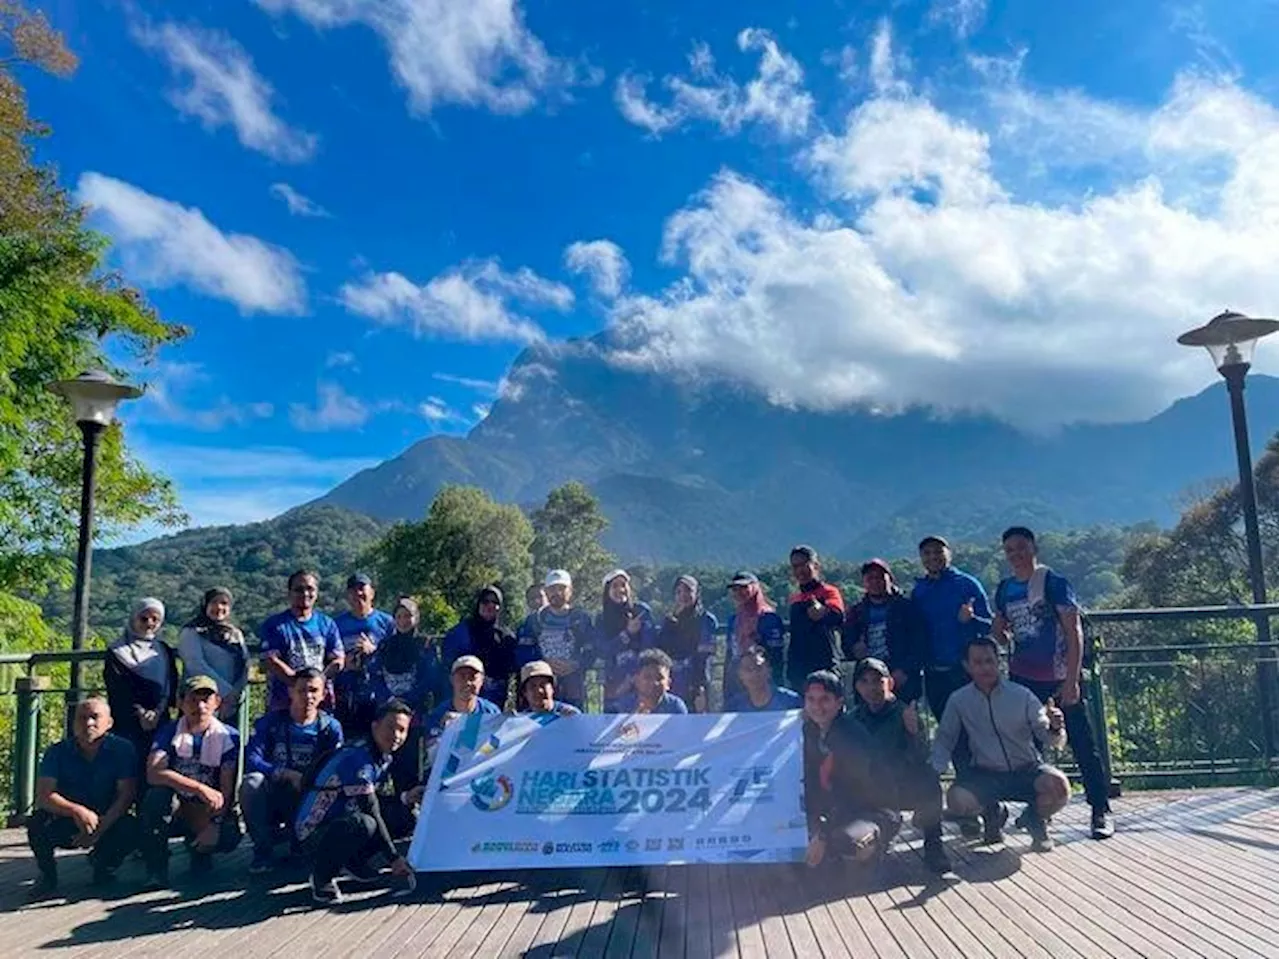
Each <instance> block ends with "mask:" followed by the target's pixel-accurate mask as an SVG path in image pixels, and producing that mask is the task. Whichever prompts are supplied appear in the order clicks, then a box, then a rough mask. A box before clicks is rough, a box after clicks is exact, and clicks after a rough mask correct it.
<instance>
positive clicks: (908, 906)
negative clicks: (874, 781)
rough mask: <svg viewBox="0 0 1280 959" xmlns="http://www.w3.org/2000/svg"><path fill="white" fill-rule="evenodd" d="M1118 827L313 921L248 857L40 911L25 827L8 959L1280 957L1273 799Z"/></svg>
mask: <svg viewBox="0 0 1280 959" xmlns="http://www.w3.org/2000/svg"><path fill="white" fill-rule="evenodd" d="M1116 814H1117V816H1116V818H1117V823H1118V832H1117V834H1116V836H1115V838H1114V839H1112V840H1110V841H1107V842H1093V841H1092V840H1090V839H1089V836H1088V808H1087V807H1085V806H1083V805H1082V804H1080V803H1079V802H1078V801H1077V802H1073V803H1072V805H1071V806H1069V807H1068V808H1067V810H1065V811H1064V813H1063V814H1062V815H1060V816H1059V817H1058V819H1057V821H1056V822H1055V823H1054V834H1055V837H1056V838H1057V840H1058V847H1057V848H1056V849H1055V850H1054V851H1053V852H1051V853H1047V854H1035V853H1032V852H1030V850H1029V848H1028V842H1027V837H1026V836H1025V834H1022V833H1013V832H1011V833H1010V834H1009V836H1008V838H1007V840H1006V842H1005V843H1004V844H1003V845H1000V846H996V847H990V848H985V847H980V846H975V845H971V844H966V843H964V842H963V841H962V840H961V839H960V838H959V836H957V835H952V834H948V837H947V847H948V849H949V851H950V853H951V856H952V859H953V860H954V862H955V865H956V875H955V876H954V877H950V876H949V877H947V878H945V879H942V880H939V879H936V878H933V877H931V876H929V874H928V873H927V872H926V871H925V870H924V868H923V864H922V862H921V860H920V838H919V835H918V834H917V833H915V832H914V831H912V830H909V829H908V830H906V832H905V833H904V835H903V837H901V838H900V839H899V840H898V842H897V844H896V845H895V848H894V851H893V853H892V854H891V855H890V856H889V857H888V858H887V859H886V860H885V861H884V862H883V863H881V864H880V865H879V866H878V867H877V868H876V869H875V870H874V871H861V872H859V871H855V870H850V871H849V872H848V873H846V874H843V875H840V876H839V877H838V878H832V877H831V876H829V875H828V876H825V877H824V876H820V875H818V874H816V873H811V872H809V871H808V870H806V869H804V868H803V867H800V866H708V867H702V866H694V867H677V866H670V867H657V868H640V867H636V868H630V869H608V870H605V869H592V870H545V871H531V872H524V873H519V872H506V873H492V874H464V875H461V876H455V877H448V878H446V877H440V876H428V877H424V878H423V880H422V881H421V882H420V883H419V888H418V892H417V893H416V894H415V895H414V896H412V897H406V898H394V897H392V896H391V895H390V894H389V893H388V892H387V891H385V890H377V889H373V890H368V891H362V892H359V893H356V894H353V895H350V896H349V897H348V901H347V902H345V903H344V904H343V905H341V906H340V907H337V908H335V909H332V910H313V909H312V908H311V903H310V898H309V896H308V894H307V890H306V886H305V884H304V882H303V880H304V878H305V877H304V876H302V875H299V874H296V873H295V874H289V875H282V876H279V877H271V878H270V879H268V880H266V881H263V880H260V879H258V878H250V877H249V876H248V874H247V872H246V867H247V865H248V848H247V845H246V846H245V847H242V848H241V849H240V850H239V851H237V852H236V853H235V854H234V855H233V856H232V857H230V858H228V859H226V860H225V861H222V862H220V863H219V865H218V868H217V870H216V871H215V872H214V874H213V875H212V876H210V877H208V878H207V879H205V880H201V881H199V882H196V881H193V880H191V879H189V878H188V877H186V876H184V875H183V873H184V864H183V856H182V854H181V852H177V851H175V855H174V862H173V875H174V878H175V884H176V888H175V889H174V890H172V891H168V892H159V893H142V892H140V891H139V889H138V887H139V885H140V880H141V875H140V870H139V869H138V866H137V864H136V863H133V862H130V863H128V864H126V865H125V867H124V868H123V869H122V870H121V875H120V879H119V880H118V882H117V883H116V884H115V885H114V886H113V887H112V888H111V889H110V890H108V891H106V892H99V891H94V890H90V889H89V888H87V886H86V885H85V882H86V880H87V878H88V870H87V868H86V865H85V863H84V861H83V857H82V856H80V855H78V854H66V855H65V856H64V857H63V858H61V859H60V868H61V876H62V886H63V889H64V891H65V892H66V894H67V898H66V900H65V901H58V902H53V903H41V904H38V905H26V904H25V900H24V895H25V889H26V886H27V884H28V883H29V882H30V881H31V880H32V879H33V878H34V876H35V868H34V864H33V863H32V861H31V859H30V855H29V853H28V850H27V848H26V841H25V836H24V835H23V834H22V833H21V832H19V831H17V830H7V831H3V832H0V956H4V957H5V959H9V957H16V956H34V955H44V956H58V957H61V956H68V957H71V956H75V957H88V956H93V957H101V959H122V957H126V956H127V957H143V956H163V957H165V959H174V957H179V956H208V955H213V954H218V955H226V954H232V955H234V956H235V957H236V959H249V957H257V956H264V957H265V956H280V955H286V954H290V955H302V956H307V957H327V956H380V957H381V956H414V957H439V959H455V957H456V959H469V957H472V956H481V957H486V959H488V957H503V956H529V957H535V959H559V957H567V956H581V957H584V959H585V957H592V959H595V957H608V959H632V957H635V959H641V957H647V959H685V957H687V959H710V957H713V956H715V957H718V956H740V957H742V959H763V957H801V959H808V957H819V956H820V957H823V959H836V957H840V959H850V957H852V959H864V957H874V959H956V957H964V959H968V957H983V959H1012V957H1024V956H1035V957H1040V959H1063V957H1068V956H1085V957H1090V959H1093V957H1121V959H1148V957H1149V959H1157V957H1159V959H1163V957H1186V959H1234V957H1243V956H1268V957H1274V956H1276V955H1277V954H1278V953H1280V932H1278V925H1277V924H1278V922H1280V911H1278V901H1280V893H1278V891H1277V890H1278V888H1280V887H1278V882H1280V873H1278V870H1280V855H1278V850H1277V830H1278V828H1280V826H1278V824H1277V793H1276V791H1275V790H1257V789H1206V790H1196V791H1179V792H1147V793H1133V794H1131V795H1128V796H1125V797H1124V798H1123V799H1120V800H1118V801H1117V804H1116Z"/></svg>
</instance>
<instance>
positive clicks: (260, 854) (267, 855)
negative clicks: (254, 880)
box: [249, 849, 276, 876]
mask: <svg viewBox="0 0 1280 959" xmlns="http://www.w3.org/2000/svg"><path fill="white" fill-rule="evenodd" d="M275 867H276V861H275V858H274V857H273V856H272V855H271V852H270V851H269V850H263V849H255V850H254V852H253V861H252V862H250V863H249V875H251V876H264V875H266V874H267V873H269V872H271V870H272V869H274V868H275Z"/></svg>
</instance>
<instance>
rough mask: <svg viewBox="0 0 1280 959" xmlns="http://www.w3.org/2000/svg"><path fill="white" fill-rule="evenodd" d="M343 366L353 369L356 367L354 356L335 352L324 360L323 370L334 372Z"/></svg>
mask: <svg viewBox="0 0 1280 959" xmlns="http://www.w3.org/2000/svg"><path fill="white" fill-rule="evenodd" d="M343 366H349V367H352V368H353V369H354V368H355V367H356V355H355V354H354V353H351V352H348V351H346V350H337V351H335V352H333V353H330V354H329V355H328V356H326V357H325V358H324V368H325V369H326V370H334V369H338V368H339V367H343Z"/></svg>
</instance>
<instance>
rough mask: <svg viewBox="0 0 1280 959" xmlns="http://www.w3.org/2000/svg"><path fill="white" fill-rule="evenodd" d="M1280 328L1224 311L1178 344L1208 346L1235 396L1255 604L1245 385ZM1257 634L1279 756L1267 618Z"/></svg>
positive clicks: (1256, 565) (1266, 706)
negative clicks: (1261, 344)
mask: <svg viewBox="0 0 1280 959" xmlns="http://www.w3.org/2000/svg"><path fill="white" fill-rule="evenodd" d="M1277 328H1280V323H1278V322H1277V321H1275V320H1260V319H1254V318H1252V317H1248V316H1243V315H1241V314H1239V313H1233V312H1231V311H1229V310H1228V311H1224V312H1222V313H1219V314H1218V315H1217V316H1215V317H1214V318H1213V319H1212V320H1210V321H1209V322H1208V323H1206V324H1205V325H1204V326H1202V327H1200V328H1199V329H1195V330H1191V331H1190V332H1187V333H1183V334H1182V335H1181V336H1180V337H1178V342H1179V343H1181V344H1182V345H1183V346H1203V347H1204V348H1205V349H1207V350H1208V351H1209V356H1210V357H1212V359H1213V365H1214V366H1216V367H1217V368H1218V372H1219V373H1221V374H1222V376H1223V378H1224V379H1225V380H1226V381H1227V393H1228V395H1229V396H1230V397H1231V423H1232V426H1233V427H1234V428H1235V434H1236V462H1237V465H1238V466H1239V468H1240V506H1241V509H1242V512H1243V513H1244V536H1245V544H1246V546H1247V548H1248V552H1249V588H1250V590H1251V592H1252V593H1253V602H1254V603H1255V604H1261V603H1265V602H1266V601H1267V580H1266V573H1265V571H1264V567H1263V565H1262V537H1261V536H1260V535H1259V533H1258V491H1257V488H1256V487H1255V485H1254V481H1253V456H1252V455H1251V454H1250V452H1249V427H1248V424H1247V422H1246V420H1245V409H1244V380H1245V374H1247V373H1248V372H1249V366H1250V363H1251V362H1252V361H1253V351H1254V349H1255V347H1257V345H1258V341H1259V340H1260V339H1262V338H1263V337H1266V336H1270V335H1271V334H1272V333H1274V332H1275V331H1276V329H1277ZM1254 625H1255V628H1256V629H1257V631H1258V643H1259V646H1260V647H1261V648H1260V649H1259V650H1258V660H1257V671H1258V692H1259V694H1260V696H1261V703H1260V705H1261V706H1262V708H1263V710H1264V714H1263V715H1264V718H1265V721H1266V737H1267V738H1266V745H1267V755H1268V757H1270V756H1274V755H1276V712H1275V699H1276V679H1275V678H1274V669H1273V668H1271V666H1270V664H1268V668H1266V669H1264V668H1263V659H1264V658H1265V657H1266V656H1267V655H1268V654H1267V649H1266V647H1267V646H1268V645H1269V644H1270V642H1271V625H1270V623H1269V622H1268V619H1267V615H1266V614H1265V613H1259V614H1258V615H1256V616H1255V617H1254Z"/></svg>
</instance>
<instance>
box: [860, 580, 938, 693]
mask: <svg viewBox="0 0 1280 959" xmlns="http://www.w3.org/2000/svg"><path fill="white" fill-rule="evenodd" d="M862 588H863V590H864V593H863V597H862V599H860V600H858V602H856V603H855V604H854V605H853V606H851V607H849V611H848V613H846V614H845V619H844V631H843V633H842V634H841V646H842V652H843V653H844V658H845V659H846V660H849V661H851V662H858V661H860V660H863V659H867V658H869V657H870V658H872V659H876V660H878V661H880V662H882V663H884V664H885V665H886V666H888V667H889V672H890V674H891V675H892V677H893V688H894V693H895V697H896V698H897V699H900V700H902V702H904V703H907V704H910V703H913V702H915V701H916V700H917V699H918V698H919V697H920V685H921V684H920V672H921V669H922V668H923V666H924V657H925V654H926V652H927V647H926V644H927V643H928V631H927V629H928V628H927V627H926V626H925V622H924V617H922V616H921V615H920V610H919V609H917V608H916V605H915V603H913V602H912V601H911V598H910V597H909V596H907V595H906V594H905V593H904V592H903V591H902V590H901V589H899V588H898V584H897V583H895V582H894V580H893V571H892V570H890V569H889V564H888V563H886V562H885V561H884V560H882V559H870V560H867V561H866V562H865V563H863V564H862Z"/></svg>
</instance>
